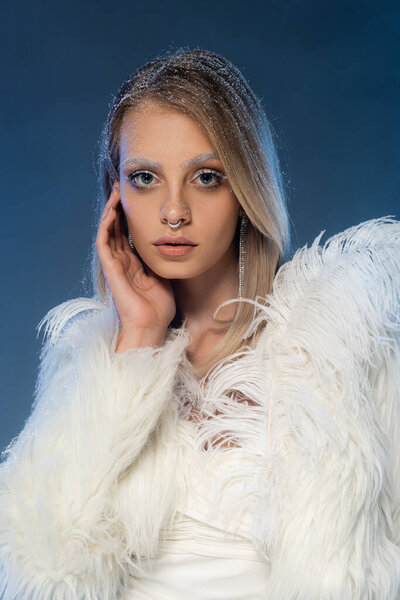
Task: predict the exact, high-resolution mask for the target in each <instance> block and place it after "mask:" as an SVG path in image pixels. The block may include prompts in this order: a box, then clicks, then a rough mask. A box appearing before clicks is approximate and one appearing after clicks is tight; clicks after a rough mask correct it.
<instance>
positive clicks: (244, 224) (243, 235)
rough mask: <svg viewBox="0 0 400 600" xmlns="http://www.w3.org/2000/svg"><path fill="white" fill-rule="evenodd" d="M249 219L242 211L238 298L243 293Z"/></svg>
mask: <svg viewBox="0 0 400 600" xmlns="http://www.w3.org/2000/svg"><path fill="white" fill-rule="evenodd" d="M248 223H249V218H248V216H247V214H246V213H245V212H244V211H243V215H242V220H241V223H240V237H239V298H241V297H242V292H243V276H244V259H245V256H246V238H247V225H248Z"/></svg>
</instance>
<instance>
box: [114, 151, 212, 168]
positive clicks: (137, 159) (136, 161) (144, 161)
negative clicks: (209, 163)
mask: <svg viewBox="0 0 400 600" xmlns="http://www.w3.org/2000/svg"><path fill="white" fill-rule="evenodd" d="M211 158H218V159H219V156H218V154H216V153H215V152H214V153H210V154H200V156H195V158H191V159H190V160H187V161H186V162H184V163H182V164H181V165H180V166H181V167H182V169H186V168H188V167H192V166H193V165H196V164H198V163H199V162H205V161H206V160H210V159H211ZM128 165H143V166H145V167H149V168H152V169H162V165H160V163H157V162H154V161H152V160H150V159H148V158H143V157H142V156H131V157H129V158H127V159H126V160H125V161H124V162H123V165H122V166H123V167H126V166H128Z"/></svg>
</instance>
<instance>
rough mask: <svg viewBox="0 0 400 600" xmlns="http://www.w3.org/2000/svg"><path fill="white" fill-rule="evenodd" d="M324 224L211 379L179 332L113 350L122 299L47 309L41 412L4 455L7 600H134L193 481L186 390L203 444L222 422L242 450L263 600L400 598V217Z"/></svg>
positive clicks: (239, 474) (2, 560)
mask: <svg viewBox="0 0 400 600" xmlns="http://www.w3.org/2000/svg"><path fill="white" fill-rule="evenodd" d="M323 233H324V232H321V233H320V234H319V236H317V237H316V238H315V240H314V242H313V243H312V245H311V246H310V247H308V246H304V247H303V248H300V249H298V250H297V252H296V253H295V254H294V256H293V258H292V259H291V260H290V261H288V262H286V263H284V264H283V265H282V266H281V268H280V269H279V271H278V273H277V275H276V277H275V280H274V287H273V291H272V293H271V294H270V296H269V301H270V305H269V306H268V307H262V305H261V304H259V303H254V307H255V314H254V321H253V323H252V324H251V326H250V328H249V331H248V334H250V333H251V331H252V330H253V328H254V327H255V326H256V325H257V324H258V323H260V322H265V327H264V328H263V331H262V334H261V336H260V338H259V341H258V343H257V345H256V347H255V348H253V349H251V348H250V347H249V346H247V347H246V349H245V351H244V352H243V354H242V355H241V356H240V358H239V360H236V361H234V362H230V363H229V362H228V363H222V364H221V365H219V366H218V368H217V369H216V370H215V372H214V375H213V376H212V377H211V379H210V381H209V382H208V383H207V386H206V387H202V385H201V382H198V381H197V380H195V379H194V378H192V379H191V378H190V376H188V374H187V372H186V370H185V364H186V363H185V361H186V360H187V359H186V358H185V355H184V350H185V347H186V345H187V344H188V342H189V337H188V331H187V330H186V328H185V324H184V325H183V326H182V327H181V328H180V329H170V330H169V331H168V335H167V339H166V341H165V343H164V345H163V346H162V347H161V348H159V349H155V348H151V347H148V348H143V349H139V350H128V351H126V352H124V353H123V354H115V345H116V341H117V337H118V333H119V327H120V326H119V321H118V316H117V313H116V311H115V307H114V306H113V304H112V302H111V303H108V304H106V303H102V302H99V301H96V300H94V299H90V298H78V299H75V300H72V301H68V302H66V303H63V304H61V305H60V306H57V307H55V308H54V309H52V310H51V311H50V312H49V313H48V314H47V315H46V317H45V319H44V321H43V322H46V333H47V337H46V341H45V343H44V345H43V350H42V355H41V364H40V372H39V377H38V381H37V386H36V389H35V400H34V403H33V408H32V413H31V415H30V417H29V419H28V420H27V422H26V424H25V427H24V429H23V430H22V431H21V433H20V434H19V435H18V436H17V437H16V438H15V439H14V440H12V442H11V443H10V444H9V446H8V448H6V450H5V451H4V452H3V459H4V460H3V462H2V464H1V465H0V594H2V598H3V600H28V599H29V600H114V599H117V598H121V599H123V598H124V590H125V587H126V584H127V581H128V578H129V574H130V572H131V568H132V566H134V565H135V564H136V561H139V560H140V559H141V558H151V557H154V556H155V555H156V553H157V544H158V539H159V531H160V529H161V527H163V526H164V525H165V524H166V523H169V522H170V521H171V522H172V519H173V515H174V507H175V504H176V501H177V498H179V495H180V493H181V491H182V489H183V487H182V486H183V485H184V482H183V479H182V476H181V475H180V464H181V462H180V461H181V456H182V454H181V446H180V441H179V435H178V431H179V427H178V424H179V419H181V418H182V414H184V413H183V407H184V405H185V399H186V400H187V399H190V401H191V402H197V403H198V406H200V407H201V410H202V411H203V413H204V414H205V415H208V416H209V417H212V415H215V414H216V412H217V411H218V416H217V418H214V419H212V418H208V419H204V425H203V428H202V429H201V430H200V433H199V438H198V440H197V443H198V448H199V450H200V449H201V448H202V447H203V446H202V445H203V444H204V442H205V441H207V439H208V440H211V439H212V437H213V436H214V435H215V434H216V433H218V432H221V431H225V432H228V433H227V435H228V436H231V437H232V439H234V440H236V442H239V444H240V445H241V446H242V447H243V448H245V449H246V450H247V455H248V464H246V465H244V464H241V465H240V466H238V467H237V468H236V478H230V481H235V482H236V483H235V486H236V487H235V486H233V488H232V489H230V490H228V491H225V492H224V493H228V494H231V503H230V504H231V506H232V507H233V510H232V518H233V517H234V515H235V514H236V515H238V514H240V511H241V509H243V508H244V507H246V509H249V510H250V511H251V514H252V515H253V518H254V525H253V528H252V540H253V542H254V545H255V546H256V547H257V548H258V549H259V551H260V552H261V553H262V554H263V555H264V556H265V557H268V558H269V560H270V561H271V574H270V586H269V590H268V594H267V595H266V597H265V598H266V600H398V599H399V598H400V221H396V220H395V219H393V218H392V217H382V218H380V219H373V220H370V221H366V222H364V223H360V224H359V225H356V226H354V227H351V228H349V229H346V230H345V231H343V232H341V233H339V234H337V235H335V236H332V237H331V238H330V239H329V240H327V241H326V242H325V244H324V245H323V246H322V247H321V246H320V245H319V241H320V238H321V236H322V234H323ZM240 397H247V398H249V399H251V400H253V402H254V404H250V405H247V404H245V403H243V402H238V401H237V399H238V398H240ZM5 404H6V403H5V402H3V410H4V408H5ZM218 451H219V452H222V451H225V452H229V449H227V448H224V449H222V448H220V449H218V448H216V449H213V448H211V449H210V452H218ZM226 477H227V480H228V479H229V473H226ZM219 483H220V484H221V485H220V487H219V489H218V490H217V492H216V493H217V498H218V497H219V496H218V494H222V489H223V480H222V479H221V481H220V482H219ZM243 483H246V487H244V486H243V485H242V484H243ZM221 497H222V496H221Z"/></svg>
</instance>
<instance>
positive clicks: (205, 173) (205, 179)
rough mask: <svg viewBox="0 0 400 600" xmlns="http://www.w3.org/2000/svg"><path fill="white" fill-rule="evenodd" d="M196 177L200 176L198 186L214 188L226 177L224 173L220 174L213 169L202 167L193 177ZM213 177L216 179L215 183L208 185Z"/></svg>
mask: <svg viewBox="0 0 400 600" xmlns="http://www.w3.org/2000/svg"><path fill="white" fill-rule="evenodd" d="M198 178H200V181H201V184H200V185H199V187H203V188H216V187H219V186H220V185H221V183H222V180H223V179H226V175H222V174H221V173H219V172H218V171H214V169H202V170H201V171H200V173H199V174H198V175H197V176H196V177H195V179H198ZM213 178H214V179H215V180H216V183H214V184H212V185H209V184H210V182H211V181H212V180H213Z"/></svg>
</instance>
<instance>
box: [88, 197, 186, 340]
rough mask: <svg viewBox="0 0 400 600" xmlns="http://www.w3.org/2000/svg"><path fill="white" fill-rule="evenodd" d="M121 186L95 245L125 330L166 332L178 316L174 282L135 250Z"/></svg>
mask: <svg viewBox="0 0 400 600" xmlns="http://www.w3.org/2000/svg"><path fill="white" fill-rule="evenodd" d="M120 201H121V195H120V191H119V188H118V185H114V187H113V190H112V192H111V194H110V197H109V199H108V201H107V203H106V205H105V207H104V211H103V215H102V218H101V221H100V225H99V229H98V232H97V237H96V248H97V251H98V253H99V257H100V261H101V264H102V266H103V271H104V275H105V277H106V279H107V281H108V285H109V287H110V290H111V294H112V297H113V300H114V304H115V307H116V309H117V311H118V314H119V317H120V320H121V325H122V330H123V331H124V332H125V333H128V332H132V333H139V332H143V331H145V330H146V331H147V332H149V331H152V332H154V334H155V336H156V337H157V335H158V337H159V336H160V335H165V331H166V329H167V327H168V325H169V324H170V322H171V321H172V319H173V318H174V316H175V312H176V305H175V298H174V293H173V290H172V286H171V283H170V281H169V280H168V279H163V278H162V277H159V276H158V275H156V274H155V273H154V271H152V269H150V267H148V266H147V265H146V267H147V269H148V272H149V275H146V273H145V271H144V269H143V265H142V263H141V261H140V260H139V258H138V257H137V256H135V254H134V253H133V252H132V250H131V248H130V246H129V243H128V240H127V238H126V236H125V234H124V231H123V223H122V216H121V211H122V210H123V209H122V206H121V204H120Z"/></svg>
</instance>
